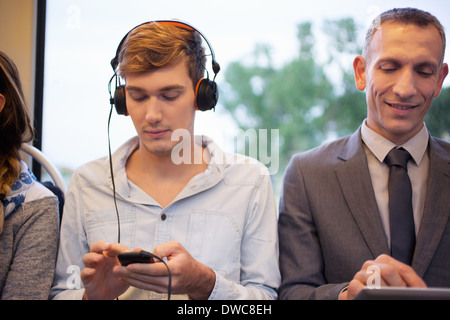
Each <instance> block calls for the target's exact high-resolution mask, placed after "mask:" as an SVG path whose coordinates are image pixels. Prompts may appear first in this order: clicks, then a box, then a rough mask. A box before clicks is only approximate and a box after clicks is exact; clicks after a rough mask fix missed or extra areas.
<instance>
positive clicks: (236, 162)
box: [53, 21, 280, 300]
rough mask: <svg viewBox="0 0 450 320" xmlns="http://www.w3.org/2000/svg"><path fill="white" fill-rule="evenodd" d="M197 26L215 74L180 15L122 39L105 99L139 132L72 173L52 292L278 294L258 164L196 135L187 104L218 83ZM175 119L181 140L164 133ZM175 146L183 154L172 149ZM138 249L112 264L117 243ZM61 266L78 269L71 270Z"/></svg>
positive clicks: (77, 295) (263, 173) (270, 202)
mask: <svg viewBox="0 0 450 320" xmlns="http://www.w3.org/2000/svg"><path fill="white" fill-rule="evenodd" d="M202 38H203V39H204V40H205V41H206V42H207V44H208V46H209V49H210V51H211V54H212V60H213V70H214V73H215V75H216V74H217V72H218V71H219V65H218V63H217V62H216V61H215V57H214V52H213V50H212V48H211V46H210V44H209V42H208V40H207V39H206V38H205V37H204V36H203V35H202V34H201V33H200V32H198V31H197V30H196V29H195V28H193V27H192V26H190V25H188V24H185V23H181V22H178V21H153V22H148V23H144V24H142V25H139V26H138V27H136V28H134V29H133V30H131V31H130V32H129V33H128V34H127V35H126V36H125V37H124V39H123V40H122V42H121V43H120V45H119V48H118V49H117V54H116V57H115V58H114V59H113V60H112V65H113V68H114V71H115V74H114V76H113V78H115V79H116V89H115V93H114V97H111V103H112V104H113V105H114V106H115V108H116V110H117V112H118V113H119V114H124V115H129V116H130V118H131V120H132V121H133V124H134V126H135V128H136V131H137V137H135V138H132V139H131V140H129V141H128V142H126V143H125V144H124V145H123V146H121V147H120V148H119V149H118V150H117V151H116V152H115V153H114V154H113V155H112V157H111V156H110V157H109V158H108V159H100V160H97V161H93V162H91V163H88V164H87V165H84V166H82V167H81V168H79V169H78V170H77V171H76V173H75V174H74V176H73V178H72V182H71V184H70V186H69V191H68V194H67V197H66V204H65V208H64V217H63V221H62V226H61V241H60V250H59V257H58V263H57V272H56V277H55V284H54V287H53V295H54V296H55V297H54V298H60V299H82V298H83V299H114V298H119V299H161V298H164V297H165V294H169V295H170V293H173V294H175V295H179V296H177V298H191V299H223V300H231V299H274V298H277V293H276V290H277V288H278V285H279V282H280V275H279V268H278V243H277V215H276V207H275V202H274V197H273V192H272V186H271V182H270V176H269V174H268V170H267V169H266V168H265V167H264V166H263V165H262V164H260V163H258V164H256V165H255V164H254V162H253V164H248V161H246V160H248V159H246V158H245V157H243V156H238V155H227V154H224V153H223V152H222V151H221V150H220V148H219V147H218V146H217V145H216V144H214V142H212V141H211V140H210V139H209V138H206V137H200V136H195V137H194V119H195V113H196V110H202V111H205V110H210V109H213V108H214V107H215V105H216V102H217V97H218V93H217V86H216V83H215V82H214V81H211V80H209V79H208V77H207V78H206V79H203V78H202V77H203V75H204V73H205V62H206V58H205V52H204V49H203V47H202V45H201V43H202ZM119 77H120V78H122V79H124V80H125V84H121V83H120V78H119ZM180 130H181V131H182V132H183V133H185V135H184V136H183V138H182V139H181V140H182V143H184V144H182V150H181V151H179V149H177V148H175V147H176V146H178V145H179V142H180V141H179V140H180V139H176V138H174V133H175V132H179V131H180ZM177 137H178V136H177ZM186 143H187V144H186ZM177 150H178V151H177ZM177 152H181V153H183V155H182V156H183V159H184V160H185V161H183V162H182V163H181V164H177V163H175V161H174V159H173V156H174V154H177ZM186 160H187V161H186ZM246 163H247V164H246ZM141 249H144V250H145V251H144V255H151V256H153V257H154V258H155V259H154V263H131V264H129V265H128V266H124V265H121V263H120V261H119V259H118V255H119V254H120V253H124V252H129V251H131V250H133V251H135V252H140V250H141ZM150 252H152V253H150ZM77 267H79V269H77ZM71 270H81V273H80V278H79V279H77V277H76V276H77V272H76V271H75V272H72V271H71ZM77 280H78V281H77ZM80 280H81V281H80Z"/></svg>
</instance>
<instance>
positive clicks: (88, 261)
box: [83, 252, 103, 267]
mask: <svg viewBox="0 0 450 320" xmlns="http://www.w3.org/2000/svg"><path fill="white" fill-rule="evenodd" d="M102 259H103V255H102V254H99V253H96V252H90V253H86V254H85V255H84V256H83V263H84V266H85V267H94V266H96V265H97V264H98V263H99V262H100V261H101V260H102Z"/></svg>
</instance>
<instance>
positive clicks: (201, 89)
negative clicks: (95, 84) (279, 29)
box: [109, 20, 220, 115]
mask: <svg viewBox="0 0 450 320" xmlns="http://www.w3.org/2000/svg"><path fill="white" fill-rule="evenodd" d="M152 22H157V23H161V24H169V25H173V26H176V27H179V28H182V29H185V30H188V31H192V32H197V33H198V34H199V35H200V36H201V37H202V38H203V40H205V42H206V44H207V45H208V47H209V51H210V52H211V57H212V69H213V71H214V78H213V80H209V76H207V77H206V78H202V79H200V81H199V82H198V83H197V86H196V90H195V91H196V92H195V96H196V99H195V103H196V107H197V108H198V109H199V110H201V111H207V110H211V109H213V108H214V107H215V106H216V104H217V100H218V99H219V91H218V89H217V84H216V82H215V81H214V79H215V78H216V76H217V73H219V71H220V65H219V64H218V63H217V61H216V58H215V55H214V50H213V48H212V46H211V44H210V43H209V41H208V39H207V38H206V37H205V36H204V35H203V34H202V33H201V32H200V31H198V30H197V29H196V28H194V27H193V26H191V25H190V24H187V23H186V22H181V21H176V20H155V21H148V22H144V23H141V24H140V25H138V26H136V27H134V28H133V29H131V30H130V31H128V33H127V34H126V35H125V36H124V37H123V38H122V40H121V41H120V43H119V46H118V47H117V51H116V55H115V57H114V58H113V59H112V60H111V66H112V68H113V70H114V75H113V77H112V78H111V80H110V82H109V88H110V87H111V81H112V80H113V79H114V78H116V89H115V92H114V97H111V88H110V90H109V93H110V103H111V105H114V106H115V107H116V111H117V113H118V114H121V115H127V114H128V113H127V105H126V99H125V86H124V85H120V83H119V84H118V82H117V78H118V75H117V67H118V65H119V53H120V50H121V47H122V44H123V42H124V41H125V39H126V38H127V36H128V34H129V33H130V32H131V31H133V30H134V29H136V28H138V27H140V26H142V25H145V24H148V23H152Z"/></svg>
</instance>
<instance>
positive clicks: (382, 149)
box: [361, 120, 429, 165]
mask: <svg viewBox="0 0 450 320" xmlns="http://www.w3.org/2000/svg"><path fill="white" fill-rule="evenodd" d="M361 137H362V139H363V141H364V143H365V144H366V146H367V147H368V148H369V149H370V151H372V153H373V154H374V155H375V157H376V158H377V159H378V160H379V161H380V162H383V161H384V158H385V157H386V155H387V154H388V153H389V151H390V150H391V149H392V148H394V147H403V148H404V149H405V150H407V151H408V152H409V153H410V154H411V157H412V158H413V159H414V162H415V163H416V164H417V165H420V163H421V162H422V159H423V156H424V154H425V151H426V150H427V147H428V140H429V134H428V130H427V127H426V125H425V123H424V124H423V127H422V129H421V130H420V131H419V132H418V133H417V134H416V135H415V136H414V137H412V138H411V139H409V140H408V141H407V142H406V143H404V144H403V145H401V146H396V145H395V144H394V143H392V142H391V141H389V140H388V139H386V138H385V137H383V136H382V135H380V134H378V133H376V132H375V131H373V130H372V129H370V128H369V127H368V126H367V124H366V120H364V121H363V124H362V126H361Z"/></svg>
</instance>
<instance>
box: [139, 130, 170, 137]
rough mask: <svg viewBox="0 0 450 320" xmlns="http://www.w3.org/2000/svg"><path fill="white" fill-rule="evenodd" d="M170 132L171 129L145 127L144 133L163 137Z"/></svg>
mask: <svg viewBox="0 0 450 320" xmlns="http://www.w3.org/2000/svg"><path fill="white" fill-rule="evenodd" d="M169 132H170V130H169V129H144V133H145V134H147V135H149V136H151V137H161V136H163V135H165V134H166V133H169Z"/></svg>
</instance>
